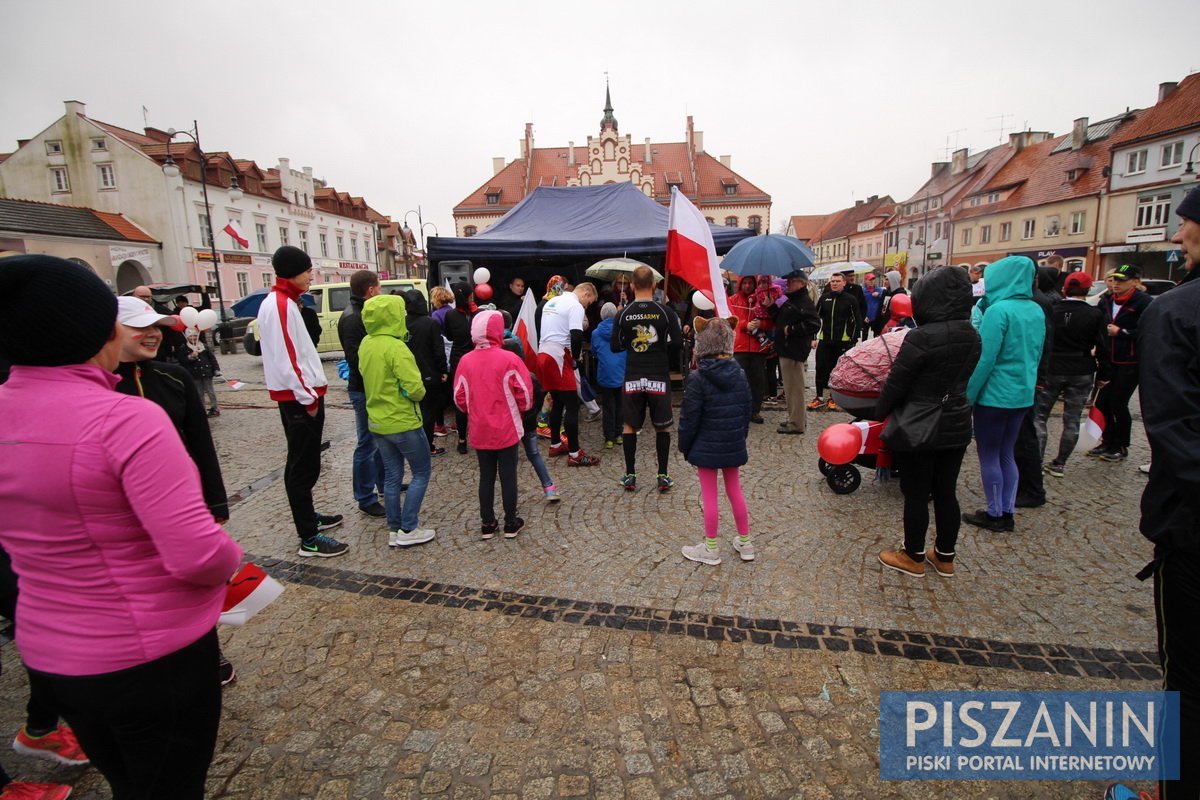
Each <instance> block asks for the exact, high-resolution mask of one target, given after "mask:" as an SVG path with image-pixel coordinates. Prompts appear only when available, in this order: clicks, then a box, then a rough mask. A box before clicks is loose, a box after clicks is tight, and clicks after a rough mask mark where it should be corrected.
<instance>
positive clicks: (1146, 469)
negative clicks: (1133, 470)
mask: <svg viewBox="0 0 1200 800" xmlns="http://www.w3.org/2000/svg"><path fill="white" fill-rule="evenodd" d="M1138 472H1140V473H1142V474H1143V475H1149V474H1150V465H1149V464H1142V465H1141V466H1140V467H1138Z"/></svg>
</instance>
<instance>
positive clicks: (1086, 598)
mask: <svg viewBox="0 0 1200 800" xmlns="http://www.w3.org/2000/svg"><path fill="white" fill-rule="evenodd" d="M221 362H222V366H223V368H224V372H225V375H226V376H228V377H230V378H236V379H238V380H241V381H245V382H246V384H247V386H246V388H244V389H242V390H240V391H237V392H234V391H232V390H230V389H228V387H225V386H221V387H220V388H219V392H220V396H221V400H222V402H223V403H224V409H225V410H224V412H223V414H222V416H221V417H220V418H218V419H216V420H214V424H213V429H214V433H215V436H216V438H217V443H218V451H219V454H220V455H221V458H222V464H223V467H224V471H225V478H226V483H227V485H228V486H229V488H230V490H231V492H234V493H236V494H237V496H238V497H239V498H240V499H239V501H238V502H237V503H236V505H235V506H234V509H233V518H232V520H231V523H230V525H229V530H230V532H231V533H232V534H233V535H234V536H235V537H236V538H237V539H238V540H239V542H241V543H242V545H243V547H245V549H246V551H247V553H249V554H250V555H251V556H252V557H253V558H254V559H255V560H256V561H257V562H258V563H261V564H263V565H264V566H267V568H268V569H269V571H271V572H272V573H273V574H275V575H276V576H277V577H279V578H280V579H281V580H283V581H284V582H285V583H286V584H287V585H288V590H287V591H286V592H285V593H284V595H283V597H282V598H281V599H280V600H279V601H277V602H276V603H275V604H274V605H273V606H271V607H270V608H269V609H268V610H267V611H265V612H264V613H263V614H262V615H261V616H260V617H258V618H256V619H255V620H253V621H252V622H251V623H250V624H249V625H248V626H246V627H245V628H241V629H223V630H222V640H223V642H224V647H225V650H226V652H227V654H228V655H229V656H230V658H232V659H233V660H234V662H235V663H236V664H237V666H238V673H239V680H238V682H237V683H235V684H234V685H233V686H231V687H229V689H227V691H226V694H225V701H226V711H225V716H224V721H223V724H222V729H221V736H220V740H219V742H218V747H217V757H216V759H215V761H214V764H213V769H212V771H211V773H210V775H211V777H210V791H209V796H210V797H214V798H247V799H248V800H249V799H250V798H255V799H257V798H320V799H321V800H329V799H331V798H399V797H445V798H473V797H498V798H499V797H503V798H514V799H515V798H522V799H524V798H542V797H600V798H618V797H628V798H643V797H645V798H652V797H681V798H682V797H727V796H728V797H803V798H825V797H832V798H857V797H864V798H865V797H981V798H983V797H996V798H1010V797H1011V798H1024V797H1080V798H1084V797H1099V795H1100V794H1101V793H1102V791H1103V785H1102V784H1094V783H1039V784H1033V785H1031V784H1029V783H999V782H993V783H988V782H964V783H954V784H949V783H936V782H881V781H880V780H879V778H878V748H879V745H878V718H877V715H878V696H879V691H880V690H881V689H953V688H964V689H965V688H988V689H1005V688H1010V689H1017V688H1020V689H1026V688H1030V689H1032V688H1038V689H1087V688H1113V689H1116V688H1134V689H1147V688H1154V687H1155V686H1156V685H1157V684H1156V683H1155V681H1156V680H1157V674H1158V673H1157V667H1156V657H1155V656H1154V653H1153V650H1154V625H1153V621H1154V616H1153V609H1152V606H1151V596H1150V589H1149V587H1148V586H1147V585H1145V584H1141V583H1139V582H1137V581H1136V580H1135V579H1134V578H1133V574H1134V573H1135V572H1136V571H1137V570H1138V569H1139V568H1140V567H1141V566H1142V565H1143V564H1144V563H1145V561H1146V560H1147V558H1148V556H1149V548H1148V547H1147V546H1146V544H1145V543H1144V542H1143V540H1142V539H1141V537H1140V535H1139V534H1138V533H1137V507H1138V505H1137V503H1138V498H1139V496H1140V493H1141V488H1142V480H1143V478H1142V476H1141V475H1140V474H1139V473H1138V471H1137V465H1138V464H1140V463H1144V462H1145V461H1146V460H1148V458H1149V451H1148V448H1147V447H1146V445H1145V440H1144V438H1139V439H1138V441H1137V442H1135V446H1134V448H1133V449H1132V453H1131V457H1130V459H1129V461H1128V462H1126V463H1124V464H1119V465H1113V464H1103V463H1100V462H1096V461H1094V460H1092V459H1086V458H1083V457H1077V458H1075V459H1072V461H1071V463H1070V464H1069V466H1068V470H1067V476H1068V477H1067V478H1066V479H1061V480H1060V479H1055V478H1050V477H1047V479H1046V481H1047V490H1048V491H1049V493H1050V502H1049V503H1048V504H1047V505H1046V506H1045V507H1043V508H1039V509H1032V510H1021V511H1019V512H1018V515H1017V531H1016V532H1015V533H1010V534H987V533H982V532H977V531H975V530H973V529H970V528H964V531H963V534H962V537H961V539H960V543H959V548H958V552H959V558H958V560H957V561H956V564H957V565H958V573H957V575H956V576H955V577H954V578H953V579H952V580H946V579H940V578H938V577H937V576H936V575H930V576H929V577H926V578H925V579H923V580H916V579H911V578H907V577H905V576H902V575H899V574H897V573H891V572H885V571H884V570H882V569H881V568H880V567H879V565H878V563H877V562H876V560H875V555H876V553H877V551H878V550H879V549H880V548H883V547H891V546H894V545H895V544H896V543H897V542H898V541H899V538H900V531H899V512H900V508H901V498H900V494H899V490H898V487H897V486H895V485H893V484H882V483H876V482H875V481H873V480H870V476H864V482H863V487H862V488H861V489H860V490H859V491H858V492H856V493H854V494H851V495H845V496H838V495H834V494H833V493H832V492H831V491H830V490H829V488H828V487H827V486H826V485H825V483H824V480H823V479H822V478H821V476H820V475H819V473H818V472H817V470H816V435H817V433H818V432H819V428H821V427H823V426H824V425H827V424H831V423H832V422H838V421H845V420H847V419H848V417H846V416H845V415H840V414H820V415H813V416H812V417H810V420H811V422H812V424H811V425H810V432H809V433H808V434H807V435H805V436H780V435H777V434H776V433H775V432H774V423H775V422H776V421H777V420H776V419H774V418H775V417H779V416H781V414H780V413H768V414H767V416H768V424H766V425H763V426H753V429H752V431H751V452H752V456H751V463H750V464H749V466H747V467H746V468H744V470H743V486H744V487H745V490H746V494H747V500H748V503H749V506H750V513H751V520H752V530H753V533H754V536H755V543H756V548H757V550H758V554H759V555H758V560H757V561H755V562H753V563H744V562H741V561H740V560H738V559H737V558H736V554H735V553H733V551H732V550H731V549H728V546H727V545H726V550H725V552H724V555H723V557H724V563H723V564H721V565H720V566H718V567H705V566H703V565H698V564H693V563H691V562H686V561H684V560H683V559H682V557H681V556H680V555H679V547H680V546H681V545H683V544H688V543H693V542H695V541H698V540H699V538H700V537H701V536H702V533H701V528H700V509H699V496H698V486H697V483H696V480H695V473H694V471H693V470H692V469H691V468H690V467H688V466H687V465H686V464H685V463H684V462H683V461H682V459H680V458H679V457H678V454H675V455H674V456H673V459H674V460H673V464H672V471H673V474H674V476H675V478H676V481H677V484H676V488H675V490H674V491H672V492H670V493H667V494H658V493H657V492H653V491H648V490H646V489H642V490H640V491H638V492H636V493H628V494H627V493H625V492H623V491H622V490H621V489H620V488H619V487H618V486H617V479H618V477H619V476H620V474H621V473H622V472H623V465H622V463H621V454H620V452H619V450H611V451H605V450H603V449H602V447H601V445H602V442H600V441H599V439H600V433H599V430H598V425H584V426H583V427H584V446H585V448H588V449H590V450H593V451H595V452H597V453H599V454H601V455H602V456H603V463H602V464H601V465H600V466H599V467H594V468H568V467H567V466H566V464H565V463H564V460H563V459H554V460H552V461H551V464H550V466H551V471H552V473H553V474H554V477H555V479H556V481H557V482H558V483H559V485H560V486H561V487H562V492H563V502H562V503H560V504H558V505H547V504H545V503H544V502H543V500H542V498H541V492H540V491H539V487H538V484H537V482H536V480H535V479H534V477H533V473H532V470H531V469H530V468H529V467H528V466H526V465H524V464H522V466H521V467H520V481H521V514H522V516H524V517H525V519H526V521H527V528H526V531H525V532H524V533H522V534H521V536H520V537H519V538H517V539H515V540H503V539H496V540H492V541H490V542H484V541H482V540H480V539H479V537H478V526H479V510H478V502H477V499H476V496H477V495H476V491H475V488H476V482H477V474H476V469H475V459H474V457H473V456H460V455H457V454H456V453H454V450H453V447H450V448H449V452H448V453H447V454H446V455H444V456H441V457H439V458H436V459H434V476H433V482H432V485H431V487H430V490H429V493H428V495H427V496H426V501H425V506H424V509H423V513H422V525H423V526H426V527H433V528H435V529H436V530H437V532H438V536H437V539H435V540H434V541H433V542H431V543H429V544H427V545H423V546H421V547H417V548H411V549H408V550H402V551H394V550H389V549H388V548H387V546H386V539H385V525H384V523H383V522H382V521H380V520H377V519H373V518H369V517H367V516H365V515H363V514H361V513H359V512H358V511H357V510H356V509H355V506H354V501H353V499H352V497H351V496H350V492H349V484H350V455H351V452H352V450H353V446H354V427H353V413H352V412H351V411H350V409H349V406H348V405H347V404H346V402H345V392H344V389H343V388H341V387H343V386H344V383H342V382H341V381H339V380H337V378H336V376H335V375H334V370H333V365H332V362H331V361H330V362H327V364H326V366H327V371H328V372H329V373H330V378H331V385H332V386H333V387H335V388H334V389H332V390H331V392H330V397H329V411H328V415H327V423H326V432H327V433H326V438H328V439H329V440H330V449H329V450H328V451H327V453H326V454H325V460H324V473H323V475H322V479H321V482H320V484H319V486H318V489H317V498H318V507H319V508H321V509H322V510H323V511H327V512H336V513H343V514H345V515H346V524H344V525H343V526H342V527H341V528H340V529H338V531H337V535H338V537H339V538H341V539H343V540H345V541H347V542H349V543H350V544H351V545H352V549H351V552H350V554H349V555H347V556H345V557H343V558H338V559H331V560H322V562H321V563H320V564H312V563H310V562H309V561H308V560H306V559H296V558H295V547H296V540H295V535H294V532H293V531H292V527H291V522H290V516H289V514H288V509H287V503H286V499H285V497H284V494H283V487H282V485H281V481H279V479H278V477H279V472H280V468H281V466H282V463H283V457H284V449H283V439H282V436H281V435H280V434H281V432H280V430H279V428H280V425H279V420H278V413H277V411H276V410H275V408H274V406H273V404H271V403H270V402H269V400H268V399H267V397H266V393H265V391H263V389H262V384H261V368H260V367H259V366H258V360H257V359H254V358H251V357H249V356H245V355H238V356H222V357H221ZM1139 434H1140V431H1139ZM1056 435H1057V427H1056V426H1055V425H1052V426H1051V437H1052V440H1053V437H1054V436H1056ZM647 438H648V437H647ZM642 444H643V447H642V452H641V453H639V459H640V460H639V465H640V468H641V472H642V474H644V475H647V476H649V475H652V474H653V473H654V468H653V454H652V452H651V447H650V446H649V444H648V443H645V442H643V443H642ZM522 460H524V459H523V456H522ZM960 499H961V500H962V502H963V506H964V509H970V508H974V507H976V506H977V505H979V504H981V503H982V493H981V490H980V488H979V478H978V466H977V463H976V462H975V460H974V457H973V453H969V454H968V457H967V460H966V462H965V463H964V469H963V477H962V480H961V482H960ZM722 525H723V529H724V530H732V525H731V520H730V519H729V518H728V514H727V513H726V514H725V515H723V517H722ZM298 562H303V563H298ZM3 659H4V667H5V671H4V675H3V677H0V686H3V687H4V691H5V696H6V697H8V698H10V700H9V703H8V704H7V705H6V711H5V717H4V722H5V723H6V724H7V726H8V727H7V729H11V730H15V728H16V726H17V725H19V723H20V721H21V720H20V706H21V705H22V701H21V700H20V698H23V697H24V692H25V679H24V676H23V674H22V671H21V670H20V669H19V665H18V661H17V656H16V653H15V652H14V651H13V648H11V647H8V648H5V650H4V654H3ZM4 762H5V764H6V766H9V767H10V771H13V772H19V773H20V774H21V775H22V776H30V777H34V778H38V779H50V778H56V779H64V778H66V777H71V776H73V775H75V774H76V773H72V772H71V771H69V770H67V769H65V768H52V767H43V766H41V764H40V762H39V763H30V762H28V760H26V759H23V758H19V757H17V756H16V755H15V754H10V755H9V756H6V757H5V758H4ZM13 767H15V768H17V769H11V768H13ZM102 784H103V781H102V780H100V779H99V776H98V775H97V774H96V773H95V772H94V771H90V772H84V773H83V775H82V777H80V778H78V780H77V782H76V787H77V789H76V795H75V796H76V797H81V798H84V799H85V800H88V799H90V798H104V797H108V793H107V789H106V788H104V787H103V786H102Z"/></svg>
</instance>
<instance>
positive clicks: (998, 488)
mask: <svg viewBox="0 0 1200 800" xmlns="http://www.w3.org/2000/svg"><path fill="white" fill-rule="evenodd" d="M1028 410H1029V409H1027V408H995V407H993V406H975V449H976V450H977V451H978V452H979V474H980V477H981V478H982V479H983V493H984V495H986V496H987V506H988V507H987V513H989V514H991V515H992V516H993V517H998V516H1000V515H1001V514H1011V513H1013V509H1014V508H1015V506H1016V500H1017V479H1018V473H1017V461H1016V459H1015V458H1014V457H1013V449H1014V447H1015V446H1016V444H1017V434H1018V433H1020V432H1021V423H1022V421H1024V419H1025V413H1026V412H1027V411H1028Z"/></svg>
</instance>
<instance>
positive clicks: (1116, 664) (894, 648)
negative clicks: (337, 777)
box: [250, 556, 1162, 681]
mask: <svg viewBox="0 0 1200 800" xmlns="http://www.w3.org/2000/svg"><path fill="white" fill-rule="evenodd" d="M250 560H252V561H254V562H255V563H256V564H258V565H259V566H261V567H262V568H263V569H265V570H267V571H268V572H269V573H270V574H271V575H272V576H273V577H275V578H276V579H278V580H281V581H285V582H290V583H296V584H301V585H304V586H311V587H314V588H318V589H334V590H337V591H344V592H350V593H352V594H360V595H363V596H366V597H375V596H378V597H381V598H384V599H393V600H401V601H405V602H409V603H420V604H425V605H440V606H444V607H446V608H462V609H466V610H469V611H487V612H493V613H499V614H505V615H508V616H520V617H524V618H534V619H541V620H544V621H546V622H564V623H568V624H572V625H584V626H598V627H606V628H616V629H620V630H626V631H646V632H649V633H665V634H668V635H675V636H691V637H694V638H697V639H706V640H709V641H717V642H724V641H729V642H745V641H750V642H752V643H754V644H760V645H771V646H773V647H778V648H783V649H799V650H824V651H827V652H831V653H839V652H849V651H850V650H853V651H854V652H856V653H862V654H865V655H880V656H892V657H899V658H906V659H909V660H913V661H936V662H939V663H943V664H955V665H964V666H968V667H991V668H996V669H1008V670H1020V671H1024V672H1037V673H1043V674H1055V673H1057V674H1059V675H1063V676H1068V677H1085V676H1086V677H1092V678H1108V679H1126V680H1145V681H1161V680H1162V673H1161V672H1160V671H1159V668H1158V666H1157V665H1158V655H1157V653H1154V652H1151V651H1139V650H1115V649H1109V648H1087V647H1079V646H1076V645H1066V644H1063V645H1058V644H1044V643H1043V644H1038V643H1032V642H1008V641H1003V640H999V639H983V638H976V637H969V636H947V635H943V634H939V633H925V632H920V631H902V630H895V629H888V628H862V627H847V626H836V625H824V624H817V623H811V622H791V621H787V620H778V619H752V618H748V617H741V616H721V615H718V614H702V613H697V612H692V611H681V610H677V609H659V608H645V607H639V606H631V605H614V604H612V603H604V602H590V601H587V600H573V599H569V598H561V597H550V596H545V595H533V594H523V593H520V592H504V591H493V590H489V589H476V588H472V587H469V586H458V585H455V584H451V583H439V582H436V581H426V580H419V579H414V578H401V577H396V576H391V575H371V574H366V573H362V572H356V571H353V570H344V569H337V568H335V567H328V566H321V565H317V564H312V563H307V562H306V563H300V562H295V561H286V560H282V559H277V558H271V557H254V556H250Z"/></svg>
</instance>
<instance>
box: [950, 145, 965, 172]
mask: <svg viewBox="0 0 1200 800" xmlns="http://www.w3.org/2000/svg"><path fill="white" fill-rule="evenodd" d="M950 158H951V159H952V160H951V161H950V174H951V175H957V174H958V173H960V172H962V171H964V170H965V169H966V168H967V148H965V147H964V148H962V149H961V150H955V151H954V155H952V156H951V157H950Z"/></svg>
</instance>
